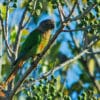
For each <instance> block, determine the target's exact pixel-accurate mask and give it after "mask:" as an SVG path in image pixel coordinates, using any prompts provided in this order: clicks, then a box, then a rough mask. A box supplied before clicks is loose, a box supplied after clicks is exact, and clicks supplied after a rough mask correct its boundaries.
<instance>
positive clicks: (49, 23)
mask: <svg viewBox="0 0 100 100" xmlns="http://www.w3.org/2000/svg"><path fill="white" fill-rule="evenodd" d="M54 26H55V25H54V20H53V19H46V20H43V21H42V22H40V24H39V29H40V30H41V31H48V30H52V29H53V28H54Z"/></svg>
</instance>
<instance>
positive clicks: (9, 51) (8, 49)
mask: <svg viewBox="0 0 100 100" xmlns="http://www.w3.org/2000/svg"><path fill="white" fill-rule="evenodd" d="M0 20H1V27H2V33H3V37H4V40H5V45H6V49H7V53H8V56H9V58H10V59H11V56H12V55H11V54H12V53H14V52H13V51H12V49H11V48H10V46H9V44H8V40H7V38H6V32H5V28H4V25H3V19H2V17H1V16H0Z"/></svg>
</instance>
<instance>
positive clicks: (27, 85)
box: [17, 38, 100, 92]
mask: <svg viewBox="0 0 100 100" xmlns="http://www.w3.org/2000/svg"><path fill="white" fill-rule="evenodd" d="M99 39H100V38H96V39H94V40H93V41H91V43H90V44H89V45H88V48H87V49H84V50H83V51H82V52H81V53H79V54H78V55H76V56H75V57H74V58H71V59H70V60H67V61H65V62H63V63H62V64H59V65H58V66H56V67H54V68H53V69H51V70H50V71H49V72H46V73H44V74H43V75H42V76H41V77H39V78H38V79H35V80H32V81H31V82H29V83H26V84H24V85H23V86H22V87H20V89H18V91H17V92H19V91H21V90H23V89H25V88H29V87H30V86H32V85H33V84H34V83H35V82H38V81H40V80H41V79H44V78H46V77H48V76H50V75H52V74H53V73H54V72H55V71H57V70H59V69H61V68H63V67H64V66H65V67H67V68H68V67H69V66H67V65H69V64H70V63H72V62H74V61H76V60H78V59H80V58H81V57H82V56H83V55H85V54H88V50H89V49H90V47H92V46H93V45H94V44H95V43H96V42H97V41H99Z"/></svg>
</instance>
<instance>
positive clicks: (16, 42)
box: [13, 0, 32, 59]
mask: <svg viewBox="0 0 100 100" xmlns="http://www.w3.org/2000/svg"><path fill="white" fill-rule="evenodd" d="M31 1H32V0H29V2H28V3H27V5H26V8H25V9H24V12H23V15H22V18H21V21H20V22H19V27H18V31H17V36H16V40H15V44H14V47H13V50H14V52H15V58H14V59H16V58H17V55H18V49H19V44H20V39H21V32H20V31H21V29H22V24H23V21H24V18H25V15H26V12H27V6H28V4H29V3H30V2H31Z"/></svg>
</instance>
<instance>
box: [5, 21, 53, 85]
mask: <svg viewBox="0 0 100 100" xmlns="http://www.w3.org/2000/svg"><path fill="white" fill-rule="evenodd" d="M53 28H54V20H52V19H46V20H43V21H42V22H40V24H39V26H38V27H37V28H36V29H35V30H34V31H32V32H31V33H30V34H29V35H28V37H27V38H26V40H25V41H24V43H23V44H22V46H21V49H20V51H19V55H18V58H17V59H16V61H15V62H14V63H13V65H14V66H16V67H15V68H14V69H13V70H12V72H11V73H10V75H9V76H8V78H7V80H6V82H5V85H7V84H9V83H10V82H11V81H12V80H13V79H14V77H15V76H16V74H17V72H18V70H19V69H20V67H22V65H23V63H24V61H25V60H27V59H28V58H30V57H34V56H36V55H37V54H39V53H40V52H42V51H43V49H44V48H45V46H46V45H47V43H48V41H49V39H50V34H51V31H52V29H53Z"/></svg>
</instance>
